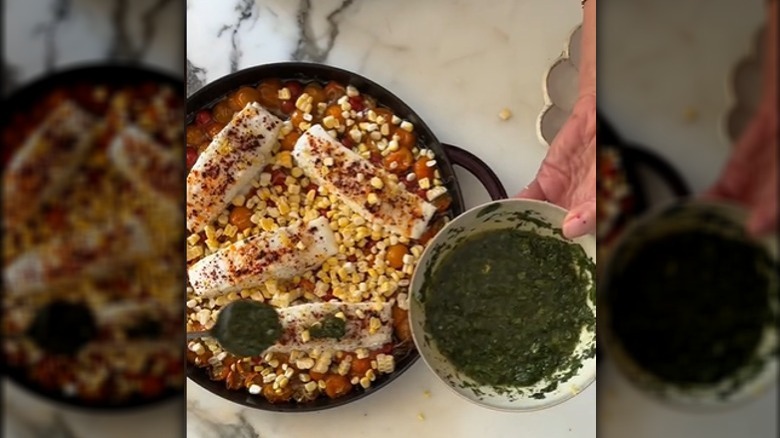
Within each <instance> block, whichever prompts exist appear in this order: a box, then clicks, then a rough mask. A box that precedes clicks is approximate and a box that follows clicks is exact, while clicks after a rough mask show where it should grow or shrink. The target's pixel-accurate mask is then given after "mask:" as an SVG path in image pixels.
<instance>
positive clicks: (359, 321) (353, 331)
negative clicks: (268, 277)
mask: <svg viewBox="0 0 780 438" xmlns="http://www.w3.org/2000/svg"><path fill="white" fill-rule="evenodd" d="M392 309H393V302H386V303H344V302H327V303H306V304H299V305H297V306H290V307H285V308H282V309H279V319H280V322H281V323H282V328H283V330H282V337H281V339H280V340H279V341H278V342H277V343H276V344H274V345H273V346H271V347H270V348H269V349H268V350H266V352H267V353H268V352H275V353H290V352H292V351H293V350H299V351H306V352H310V351H312V350H314V349H320V350H321V351H325V350H328V349H332V350H338V351H355V350H357V349H359V348H367V349H369V350H373V349H376V348H379V347H382V346H383V345H385V344H387V343H389V342H392V340H393V317H392ZM339 314H340V315H339ZM328 315H338V316H337V317H342V319H343V320H344V322H345V324H344V326H345V331H344V336H342V337H340V338H338V339H333V338H316V337H314V336H312V335H311V333H310V328H311V327H313V326H314V325H315V324H317V323H318V322H320V321H322V320H323V318H325V317H326V316H328Z"/></svg>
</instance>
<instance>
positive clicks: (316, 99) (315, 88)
mask: <svg viewBox="0 0 780 438" xmlns="http://www.w3.org/2000/svg"><path fill="white" fill-rule="evenodd" d="M303 92H304V93H306V94H308V95H309V96H311V106H312V107H313V108H314V109H316V108H317V104H319V103H321V102H325V99H327V98H328V96H327V95H326V94H325V90H323V89H322V85H320V84H318V83H316V82H309V83H308V84H307V85H306V87H305V88H304V89H303Z"/></svg>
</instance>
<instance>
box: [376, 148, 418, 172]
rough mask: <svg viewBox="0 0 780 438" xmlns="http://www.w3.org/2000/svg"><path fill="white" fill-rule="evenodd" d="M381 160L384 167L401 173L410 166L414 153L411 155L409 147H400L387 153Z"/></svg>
mask: <svg viewBox="0 0 780 438" xmlns="http://www.w3.org/2000/svg"><path fill="white" fill-rule="evenodd" d="M383 161H384V163H383V164H384V166H385V168H386V169H388V170H389V171H391V172H393V173H398V174H401V173H404V172H406V171H407V170H409V168H410V167H412V163H414V155H412V151H410V150H409V149H407V148H400V149H398V150H397V151H395V152H391V153H390V154H388V155H387V156H386V157H385V158H384V160H383Z"/></svg>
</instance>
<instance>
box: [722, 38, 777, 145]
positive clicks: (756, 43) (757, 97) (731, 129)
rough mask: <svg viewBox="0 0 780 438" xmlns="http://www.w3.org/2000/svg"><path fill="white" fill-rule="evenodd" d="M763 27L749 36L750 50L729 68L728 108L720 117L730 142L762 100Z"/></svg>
mask: <svg viewBox="0 0 780 438" xmlns="http://www.w3.org/2000/svg"><path fill="white" fill-rule="evenodd" d="M765 40H766V27H761V28H760V29H758V30H757V31H756V33H755V36H754V37H753V39H752V40H751V46H750V52H749V53H748V54H747V55H746V56H745V57H744V58H742V59H741V60H740V61H739V62H738V63H737V64H736V66H735V67H734V69H733V70H732V71H731V74H730V75H729V79H728V83H727V90H726V92H727V94H728V100H729V102H730V104H729V109H728V111H727V112H726V114H725V116H724V118H723V121H722V132H723V134H724V135H725V136H726V138H727V139H728V140H729V142H730V143H732V144H733V143H734V142H736V141H737V139H738V138H739V136H740V135H741V134H742V132H743V131H744V130H745V128H746V127H747V124H748V123H749V122H750V118H751V117H752V116H753V113H755V111H756V108H757V107H758V104H759V102H760V101H761V74H762V72H761V70H762V64H763V58H764V44H765Z"/></svg>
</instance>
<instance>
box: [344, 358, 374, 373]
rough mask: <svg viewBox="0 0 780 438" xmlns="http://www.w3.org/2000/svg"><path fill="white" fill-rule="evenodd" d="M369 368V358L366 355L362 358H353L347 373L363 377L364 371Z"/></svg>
mask: <svg viewBox="0 0 780 438" xmlns="http://www.w3.org/2000/svg"><path fill="white" fill-rule="evenodd" d="M370 369H371V359H370V358H368V357H366V358H363V359H357V358H355V359H353V360H352V365H351V366H350V368H349V374H350V375H352V376H355V377H363V376H365V375H366V371H368V370H370Z"/></svg>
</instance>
